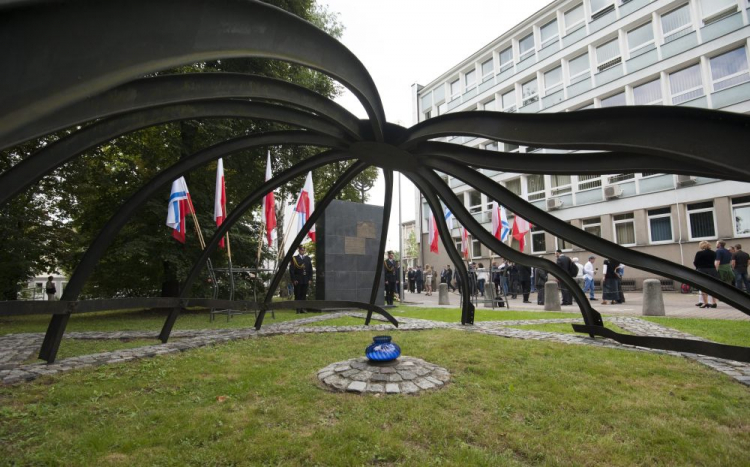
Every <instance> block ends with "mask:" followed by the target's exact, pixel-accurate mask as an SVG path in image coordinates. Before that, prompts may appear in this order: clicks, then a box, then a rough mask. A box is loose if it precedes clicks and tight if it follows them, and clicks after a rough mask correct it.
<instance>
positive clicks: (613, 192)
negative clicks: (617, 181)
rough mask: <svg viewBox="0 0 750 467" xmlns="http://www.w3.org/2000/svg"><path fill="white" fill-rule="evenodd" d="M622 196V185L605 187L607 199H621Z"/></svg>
mask: <svg viewBox="0 0 750 467" xmlns="http://www.w3.org/2000/svg"><path fill="white" fill-rule="evenodd" d="M620 196H622V187H621V186H620V185H609V186H605V187H604V197H605V198H607V199H611V198H619V197H620Z"/></svg>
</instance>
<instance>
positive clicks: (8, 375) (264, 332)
mask: <svg viewBox="0 0 750 467" xmlns="http://www.w3.org/2000/svg"><path fill="white" fill-rule="evenodd" d="M626 300H628V302H630V301H629V299H627V298H626ZM513 308H514V309H515V306H514V307H513ZM342 314H344V315H348V316H353V317H357V318H364V316H365V315H364V314H363V313H359V312H343V313H326V314H322V315H317V316H311V317H309V318H303V319H298V320H294V321H287V322H284V323H279V324H271V325H267V326H265V327H263V328H262V329H261V330H260V331H256V330H255V329H254V328H245V329H219V330H213V329H212V330H194V331H175V332H173V333H172V340H171V341H170V342H168V343H167V344H160V345H149V346H145V347H139V348H135V349H123V350H116V351H113V352H103V353H98V354H93V355H84V356H80V357H71V358H66V359H63V360H59V361H57V362H55V363H53V364H50V365H47V364H44V363H32V364H24V361H27V360H28V359H29V358H31V357H33V356H34V354H35V353H36V352H38V349H39V347H40V345H41V342H42V340H43V334H42V333H33V334H32V333H25V334H9V335H6V336H0V381H2V383H4V384H14V383H20V382H23V381H32V380H34V379H36V378H38V377H40V376H48V375H55V374H57V373H61V372H66V371H70V370H75V369H79V368H87V367H93V366H99V365H105V364H110V363H122V362H126V361H130V360H137V359H142V358H150V357H155V356H157V355H166V354H172V353H178V352H184V351H187V350H190V349H194V348H198V347H203V346H207V345H214V344H219V343H222V342H228V341H233V340H238V339H251V338H257V337H263V336H276V335H283V334H299V333H329V332H358V331H373V330H383V331H393V327H392V326H391V325H390V324H374V325H372V326H364V325H362V326H306V325H309V324H311V323H316V322H318V321H325V320H328V319H332V318H337V317H340V316H341V315H342ZM374 319H375V320H377V321H383V320H382V319H381V318H380V317H374ZM605 321H606V322H609V323H612V324H615V325H617V326H619V327H620V328H622V329H625V330H627V331H629V332H631V333H633V334H637V335H651V336H663V337H679V338H687V339H699V338H697V337H695V336H691V335H689V334H685V333H682V332H679V331H676V330H673V329H670V328H666V327H664V326H660V325H658V324H656V323H652V322H650V321H645V320H642V319H639V318H635V317H628V316H615V317H607V318H605ZM399 322H400V325H399V330H400V331H419V330H426V329H454V330H460V331H464V332H478V333H481V334H487V335H492V336H498V337H503V338H515V339H527V340H544V341H550V342H557V343H563V344H572V345H591V346H597V347H608V348H616V349H622V350H628V351H636V352H652V353H660V354H669V355H676V356H682V357H685V358H689V359H691V360H696V361H698V362H700V363H702V364H704V365H707V366H709V367H711V368H713V369H715V370H717V371H720V372H722V373H724V374H726V375H728V376H731V377H732V378H734V379H736V380H737V381H739V382H741V383H743V384H746V385H748V386H750V364H747V363H741V362H735V361H731V360H722V359H719V358H714V357H705V356H702V355H696V354H689V353H679V352H669V351H663V350H653V349H645V348H641V347H634V346H628V345H623V344H620V343H618V342H615V341H613V340H610V339H606V338H595V339H592V338H590V337H589V336H587V335H580V334H564V333H553V332H540V331H531V330H525V329H518V328H511V327H508V326H518V325H524V324H544V323H574V322H581V320H580V319H570V318H560V319H539V320H515V321H481V322H477V323H476V324H475V325H474V326H462V325H460V324H457V323H445V322H439V321H430V320H424V319H414V318H399ZM156 337H157V333H156V332H153V331H121V332H76V333H73V332H71V333H68V334H66V335H65V338H66V339H143V338H148V339H156Z"/></svg>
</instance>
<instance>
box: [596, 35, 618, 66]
mask: <svg viewBox="0 0 750 467" xmlns="http://www.w3.org/2000/svg"><path fill="white" fill-rule="evenodd" d="M621 61H622V57H620V43H619V41H618V40H617V39H614V40H611V41H609V42H607V43H606V44H602V45H600V46H599V47H597V48H596V69H597V70H599V71H604V70H606V69H607V68H611V67H613V66H615V65H617V64H618V63H620V62H621Z"/></svg>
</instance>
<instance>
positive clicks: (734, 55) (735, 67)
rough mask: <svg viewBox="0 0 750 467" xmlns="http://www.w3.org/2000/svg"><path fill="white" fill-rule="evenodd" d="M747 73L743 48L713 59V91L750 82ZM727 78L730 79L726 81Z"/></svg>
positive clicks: (749, 74)
mask: <svg viewBox="0 0 750 467" xmlns="http://www.w3.org/2000/svg"><path fill="white" fill-rule="evenodd" d="M747 71H748V68H747V53H746V52H745V48H744V47H740V48H739V49H734V50H732V51H730V52H727V53H725V54H722V55H719V56H717V57H713V58H712V59H711V79H712V80H713V81H714V90H716V91H718V90H721V89H726V88H728V87H729V86H734V85H735V84H740V83H744V82H745V81H750V73H748V72H747ZM728 77H730V78H729V79H726V78H728Z"/></svg>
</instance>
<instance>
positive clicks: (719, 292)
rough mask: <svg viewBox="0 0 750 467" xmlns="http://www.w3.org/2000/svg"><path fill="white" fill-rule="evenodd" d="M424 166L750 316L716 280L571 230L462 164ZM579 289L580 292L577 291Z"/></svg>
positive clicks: (748, 305)
mask: <svg viewBox="0 0 750 467" xmlns="http://www.w3.org/2000/svg"><path fill="white" fill-rule="evenodd" d="M424 164H425V165H426V166H428V167H430V168H433V169H437V170H439V171H441V172H444V173H449V174H451V176H453V177H456V178H458V179H461V180H463V181H464V182H465V183H467V184H468V185H470V186H472V187H474V188H475V189H476V190H478V191H480V192H482V193H485V194H486V195H487V196H489V197H491V198H494V199H496V200H497V201H498V202H499V203H500V204H502V205H504V206H505V207H506V208H508V209H510V210H511V211H513V212H515V213H516V214H519V215H521V217H523V218H524V219H526V220H528V221H529V222H531V223H532V224H534V225H536V226H539V227H542V228H543V229H544V230H546V231H548V232H555V235H557V236H558V237H561V238H563V239H565V240H567V241H569V242H571V243H574V244H576V245H585V246H586V248H588V249H589V250H590V251H593V252H594V253H597V254H599V255H601V256H604V257H608V258H614V259H617V260H618V261H620V262H622V263H625V264H627V265H629V266H633V267H636V268H638V269H642V270H644V271H649V272H653V273H656V274H660V275H662V276H665V277H669V278H670V279H674V280H678V281H680V282H684V283H687V284H690V285H692V286H694V287H696V288H698V289H701V290H710V291H711V295H714V296H716V297H718V298H720V299H721V300H723V301H725V302H727V303H728V304H730V305H732V306H734V307H735V308H737V309H738V310H740V311H741V312H743V313H745V314H747V315H750V295H748V294H746V293H744V292H742V291H741V290H739V289H737V288H735V287H733V286H731V285H728V284H725V283H724V282H721V281H720V280H718V279H714V278H713V277H710V276H708V275H706V274H702V273H699V272H697V271H694V270H692V269H688V268H686V267H684V266H681V265H679V264H676V263H673V262H671V261H666V260H663V259H660V258H657V257H655V256H651V255H648V254H646V253H641V252H639V251H636V250H633V249H632V248H625V247H622V246H620V245H617V244H616V243H612V242H609V241H607V240H604V239H602V238H600V237H597V236H596V235H592V234H590V233H588V232H586V231H584V230H581V229H579V228H577V227H573V226H572V225H570V224H568V223H566V222H563V221H561V220H560V219H558V218H556V217H554V216H552V215H551V214H548V213H547V212H544V211H542V210H541V209H539V208H537V207H536V206H533V205H532V204H529V203H528V202H526V201H525V200H523V199H521V198H519V197H518V196H516V195H515V194H513V193H511V192H510V191H508V190H507V189H506V188H505V187H503V186H500V185H499V184H497V183H496V182H494V181H493V180H491V179H490V178H487V177H486V176H484V175H482V174H480V173H478V172H476V171H474V170H471V169H468V168H466V166H464V165H462V164H458V163H455V162H450V161H447V160H442V159H435V160H430V159H424ZM454 214H455V213H454ZM623 258H627V260H623ZM578 289H579V290H580V288H578Z"/></svg>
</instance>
